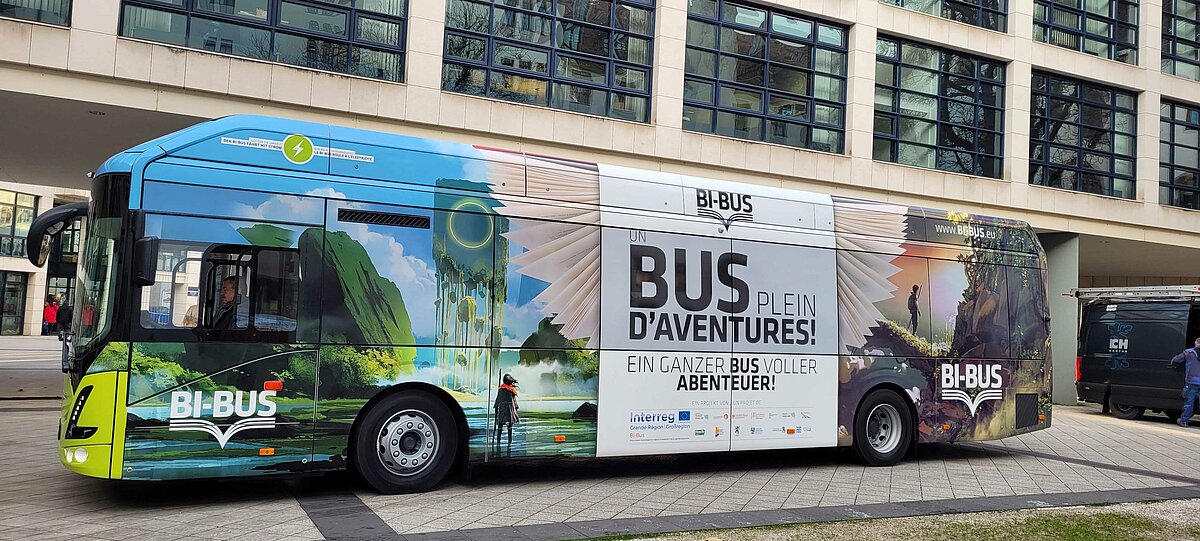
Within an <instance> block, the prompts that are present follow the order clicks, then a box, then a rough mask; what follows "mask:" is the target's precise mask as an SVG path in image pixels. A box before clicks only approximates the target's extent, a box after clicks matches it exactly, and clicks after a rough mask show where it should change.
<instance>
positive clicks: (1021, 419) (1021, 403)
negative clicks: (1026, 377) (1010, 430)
mask: <svg viewBox="0 0 1200 541" xmlns="http://www.w3.org/2000/svg"><path fill="white" fill-rule="evenodd" d="M1036 424H1038V395H1037V394H1036V393H1017V428H1025V427H1027V426H1033V425H1036Z"/></svg>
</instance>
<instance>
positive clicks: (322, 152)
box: [221, 133, 375, 165]
mask: <svg viewBox="0 0 1200 541" xmlns="http://www.w3.org/2000/svg"><path fill="white" fill-rule="evenodd" d="M221 144H222V145H232V146H238V147H246V148H258V149H262V150H277V151H279V152H280V153H282V154H283V157H284V158H286V159H287V161H289V162H292V163H294V164H296V165H304V164H306V163H308V162H309V161H311V160H312V159H313V156H321V157H328V158H332V159H335V160H350V161H355V162H366V163H375V156H371V155H369V154H359V153H357V152H355V151H353V150H349V149H345V148H330V147H323V146H317V145H314V144H313V142H312V139H309V138H308V137H305V136H303V135H300V134H298V133H294V134H292V135H289V136H287V137H285V138H284V139H283V140H282V141H275V140H272V139H263V138H260V137H247V138H245V139H238V138H236V137H222V138H221Z"/></svg>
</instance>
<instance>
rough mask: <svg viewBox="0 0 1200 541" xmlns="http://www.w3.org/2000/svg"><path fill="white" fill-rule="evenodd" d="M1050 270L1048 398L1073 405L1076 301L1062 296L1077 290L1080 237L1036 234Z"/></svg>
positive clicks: (1074, 397) (1076, 342)
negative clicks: (1050, 375) (1050, 388)
mask: <svg viewBox="0 0 1200 541" xmlns="http://www.w3.org/2000/svg"><path fill="white" fill-rule="evenodd" d="M1038 239H1039V240H1041V241H1042V247H1043V248H1045V249H1046V258H1047V260H1048V265H1049V269H1050V277H1049V283H1048V284H1047V287H1046V289H1047V290H1049V291H1048V293H1049V298H1048V299H1047V302H1048V303H1049V305H1050V364H1051V366H1052V367H1053V370H1054V378H1053V380H1052V384H1053V386H1054V391H1053V394H1052V395H1051V399H1052V400H1053V401H1054V403H1055V404H1074V403H1075V402H1076V393H1075V355H1076V353H1077V352H1078V349H1079V345H1078V340H1079V301H1078V300H1076V299H1075V297H1068V296H1064V294H1066V293H1069V292H1070V291H1071V290H1072V289H1075V288H1077V287H1079V235H1076V234H1074V233H1046V234H1042V235H1038Z"/></svg>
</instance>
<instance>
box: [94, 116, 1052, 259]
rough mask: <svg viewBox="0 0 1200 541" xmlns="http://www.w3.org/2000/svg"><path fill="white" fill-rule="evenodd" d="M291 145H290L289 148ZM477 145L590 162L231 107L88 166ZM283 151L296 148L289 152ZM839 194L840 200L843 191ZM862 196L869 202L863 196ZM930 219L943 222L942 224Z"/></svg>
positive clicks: (281, 160)
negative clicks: (241, 112) (245, 112)
mask: <svg viewBox="0 0 1200 541" xmlns="http://www.w3.org/2000/svg"><path fill="white" fill-rule="evenodd" d="M298 135H303V136H304V137H303V138H298V139H303V141H305V142H306V147H304V148H302V147H299V146H295V145H294V144H293V143H288V147H289V149H284V143H286V142H288V141H289V140H292V141H296V140H297V139H292V138H293V137H296V136H298ZM292 148H294V149H295V150H290V149H292ZM264 151H271V152H264ZM480 151H487V154H488V155H489V156H491V157H492V158H495V157H497V156H500V159H504V160H506V161H509V160H511V161H512V162H513V164H516V165H522V166H528V167H534V162H541V163H547V162H548V161H556V162H563V163H565V162H572V163H577V164H579V165H582V166H585V167H586V166H591V167H596V166H597V164H593V163H585V162H576V161H575V160H566V159H561V158H554V157H548V156H539V155H534V154H529V153H524V152H516V151H505V150H500V149H492V148H488V147H483V146H472V145H469V144H462V143H450V142H444V141H435V140H431V139H423V138H417V137H411V136H404V135H399V134H393V133H386V132H379V131H371V130H364V129H357V128H345V127H341V126H333V125H328V124H318V123H313V122H305V121H299V120H291V119H284V118H276V117H268V116H260V115H231V116H226V117H221V118H217V119H214V120H209V121H206V122H201V123H198V124H196V125H193V126H190V127H188V128H184V129H182V130H179V131H176V132H174V133H170V134H167V135H164V136H162V137H159V138H157V139H153V140H151V141H147V142H145V143H142V144H140V145H138V146H135V147H133V148H130V149H128V150H126V151H124V152H122V153H120V154H117V155H115V156H113V157H111V158H109V159H108V160H107V161H105V162H104V163H103V164H102V165H101V166H100V168H99V169H98V170H97V171H96V174H97V175H101V174H107V173H134V176H135V177H140V174H141V172H142V171H144V170H145V168H146V167H147V166H148V165H150V164H151V163H152V162H154V161H155V160H158V159H160V158H164V157H173V158H174V157H177V158H183V159H191V160H201V161H209V162H224V163H231V164H253V165H254V166H256V167H264V168H272V169H281V170H290V171H300V172H307V173H314V174H320V175H335V176H345V177H359V176H364V175H366V176H367V177H370V176H371V175H376V176H375V177H373V178H383V177H380V176H378V175H380V174H381V173H382V174H385V175H386V176H387V177H395V175H396V174H397V173H396V171H397V169H395V168H394V167H389V166H387V160H389V159H391V156H389V155H390V154H393V153H401V154H403V153H408V154H415V153H424V154H427V155H429V154H438V155H442V156H445V157H449V158H461V159H467V160H471V161H479V160H480V158H481V155H480ZM289 152H291V153H297V152H298V153H299V154H296V155H295V156H291V155H289ZM377 158H378V159H377ZM392 165H393V166H394V165H395V163H392ZM381 166H382V167H381ZM616 169H625V168H616ZM628 171H633V170H628ZM646 173H648V174H652V175H654V174H657V172H649V171H648V172H646ZM664 175H665V174H664ZM637 176H641V175H640V174H639V175H637ZM677 176H678V175H677ZM701 180H702V179H701ZM722 189H725V188H722ZM738 191H747V192H748V193H758V194H762V195H764V196H768V197H773V198H778V199H781V200H805V199H811V198H810V196H812V195H813V194H812V193H809V192H804V191H800V190H794V189H788V188H782V187H775V188H771V187H764V186H754V185H746V187H745V189H744V190H740V189H739V190H738ZM768 193H769V194H770V195H768ZM839 199H843V200H845V198H839ZM863 203H874V202H870V201H866V200H864V201H863ZM902 206H905V205H902ZM906 207H907V208H908V211H907V214H908V215H909V216H912V217H914V218H917V219H925V220H928V221H929V223H930V227H935V226H936V225H935V222H936V223H947V222H959V221H964V222H969V223H974V224H980V225H987V226H993V227H1000V228H1005V229H1008V228H1012V229H1019V230H1025V231H1026V232H1027V233H1025V234H1027V235H1032V234H1033V233H1032V229H1031V228H1030V227H1029V226H1028V224H1026V223H1025V222H1022V221H1017V220H1011V219H1005V218H997V217H991V216H980V215H967V214H965V213H956V212H947V211H944V210H937V209H932V208H923V207H911V206H906ZM936 227H942V228H944V227H945V226H936ZM945 236H946V235H943V234H934V233H930V235H929V240H931V241H934V237H939V240H938V241H935V242H939V241H940V242H949V243H950V244H961V243H962V242H961V239H959V241H953V240H949V239H945ZM951 236H953V237H963V236H964V235H963V234H961V233H959V234H957V235H951ZM965 236H971V233H970V232H967V234H966V235H965ZM1004 244H1008V243H1007V242H1006V243H1004Z"/></svg>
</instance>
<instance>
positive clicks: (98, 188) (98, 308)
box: [75, 175, 129, 355]
mask: <svg viewBox="0 0 1200 541" xmlns="http://www.w3.org/2000/svg"><path fill="white" fill-rule="evenodd" d="M128 192H129V177H127V176H118V175H105V176H102V177H99V178H96V179H95V180H94V181H92V209H91V212H90V213H89V216H88V224H87V235H86V240H85V242H84V246H83V254H82V257H81V260H80V264H79V281H78V284H77V288H78V289H77V291H79V295H78V298H77V299H76V307H75V321H76V323H75V333H76V334H75V351H76V354H77V355H78V354H80V353H86V352H88V351H89V350H91V349H92V348H93V347H94V346H96V345H97V344H99V343H101V342H102V341H103V339H104V338H105V337H106V336H107V335H108V332H109V331H110V330H111V328H112V322H113V309H114V307H115V306H116V296H117V295H116V288H117V283H118V281H117V279H116V276H117V268H116V267H117V264H116V261H117V254H119V253H120V252H119V245H118V241H119V240H120V233H121V225H122V222H123V219H124V217H125V215H126V209H127V208H128Z"/></svg>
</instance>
